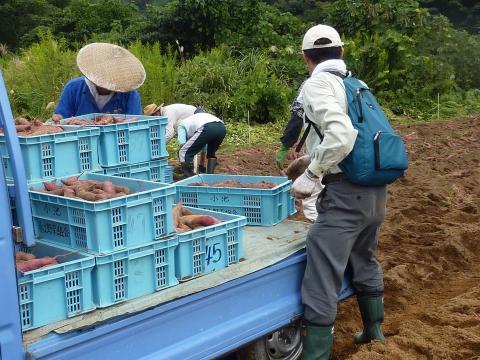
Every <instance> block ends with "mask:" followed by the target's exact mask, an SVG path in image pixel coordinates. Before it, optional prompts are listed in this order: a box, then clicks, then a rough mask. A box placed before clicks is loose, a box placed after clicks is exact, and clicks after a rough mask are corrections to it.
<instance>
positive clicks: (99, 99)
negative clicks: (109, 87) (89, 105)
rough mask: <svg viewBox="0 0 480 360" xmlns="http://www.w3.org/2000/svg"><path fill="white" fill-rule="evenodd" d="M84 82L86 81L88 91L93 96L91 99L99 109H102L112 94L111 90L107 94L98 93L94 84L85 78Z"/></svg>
mask: <svg viewBox="0 0 480 360" xmlns="http://www.w3.org/2000/svg"><path fill="white" fill-rule="evenodd" d="M85 82H86V83H87V86H88V89H89V90H90V93H91V94H92V96H93V99H94V100H95V103H96V104H97V107H98V109H99V110H100V111H102V109H103V107H104V106H105V105H106V104H107V103H108V102H109V101H110V99H111V98H112V96H113V94H114V93H113V91H112V92H111V93H110V94H108V95H100V94H99V93H98V91H97V87H96V86H95V84H94V83H92V82H91V81H90V80H88V79H87V78H85Z"/></svg>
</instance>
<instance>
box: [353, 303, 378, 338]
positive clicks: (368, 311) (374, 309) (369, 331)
mask: <svg viewBox="0 0 480 360" xmlns="http://www.w3.org/2000/svg"><path fill="white" fill-rule="evenodd" d="M357 302H358V307H359V308H360V314H361V315H362V322H363V331H360V332H358V333H356V334H355V337H354V339H353V342H354V343H355V344H366V343H369V342H370V341H372V340H385V336H383V332H382V328H381V324H382V322H383V313H384V311H383V296H360V297H357Z"/></svg>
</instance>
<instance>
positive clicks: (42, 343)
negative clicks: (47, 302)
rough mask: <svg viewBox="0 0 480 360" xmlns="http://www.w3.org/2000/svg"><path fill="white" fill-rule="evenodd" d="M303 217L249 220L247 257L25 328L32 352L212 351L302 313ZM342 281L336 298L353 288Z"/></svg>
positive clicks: (180, 354)
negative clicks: (254, 223) (266, 223)
mask: <svg viewBox="0 0 480 360" xmlns="http://www.w3.org/2000/svg"><path fill="white" fill-rule="evenodd" d="M308 226H309V225H308V224H306V223H302V222H295V221H284V222H283V223H281V224H278V225H276V226H274V227H247V228H246V231H245V253H246V260H245V261H243V262H240V263H239V264H235V265H233V266H230V267H228V268H227V269H224V270H222V271H219V272H217V273H212V274H209V275H205V276H203V277H199V278H197V279H193V280H190V281H187V282H184V283H182V284H180V285H178V286H175V287H172V288H170V289H166V290H164V291H161V292H158V293H156V294H153V295H149V296H144V297H142V298H139V299H136V300H133V301H129V302H126V303H123V304H119V305H116V306H113V307H110V308H105V309H100V310H96V311H93V312H91V313H88V314H85V315H83V316H78V317H75V318H72V319H68V320H66V321H62V322H58V323H56V324H52V325H48V326H45V327H42V328H40V329H36V330H32V331H30V332H27V333H26V334H25V335H24V344H25V345H26V349H27V357H28V358H31V359H69V360H74V359H85V356H88V359H92V360H94V359H102V360H105V359H119V360H121V359H211V358H212V357H216V356H220V355H222V354H225V353H227V352H229V351H231V350H234V349H236V348H238V347H239V346H241V345H243V344H246V343H248V342H250V341H252V340H254V339H256V338H258V337H260V336H262V335H265V334H267V333H269V332H271V331H273V330H276V329H278V328H280V327H282V326H285V325H287V324H288V323H289V322H291V321H293V320H296V319H297V318H298V317H300V316H301V314H302V306H301V300H300V284H301V280H302V276H303V272H304V268H305V259H306V255H305V252H304V250H303V248H304V245H305V236H306V232H307V230H308ZM351 293H352V292H351V290H350V289H349V288H348V286H347V285H346V284H345V289H344V292H343V293H342V297H341V298H345V297H348V296H350V295H351Z"/></svg>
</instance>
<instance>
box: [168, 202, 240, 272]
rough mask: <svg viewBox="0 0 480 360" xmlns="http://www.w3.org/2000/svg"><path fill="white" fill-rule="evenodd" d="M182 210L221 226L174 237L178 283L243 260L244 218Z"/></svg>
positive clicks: (213, 226) (212, 212) (203, 210)
mask: <svg viewBox="0 0 480 360" xmlns="http://www.w3.org/2000/svg"><path fill="white" fill-rule="evenodd" d="M185 208H186V209H189V210H191V211H193V212H194V213H195V214H199V215H210V216H213V217H216V218H217V219H219V220H223V222H221V223H219V224H215V225H211V226H207V227H204V228H200V229H196V230H192V231H189V232H185V233H181V234H177V238H178V248H177V250H176V252H175V274H176V276H177V278H178V279H180V281H184V280H190V279H192V278H194V277H197V276H201V275H204V274H208V273H211V272H213V271H218V270H220V269H223V268H226V267H227V266H229V265H232V264H235V263H237V262H239V261H241V260H243V228H244V227H245V225H246V224H247V219H246V218H245V217H244V216H238V215H230V214H224V213H219V212H216V211H210V210H205V209H197V208H192V207H187V206H185Z"/></svg>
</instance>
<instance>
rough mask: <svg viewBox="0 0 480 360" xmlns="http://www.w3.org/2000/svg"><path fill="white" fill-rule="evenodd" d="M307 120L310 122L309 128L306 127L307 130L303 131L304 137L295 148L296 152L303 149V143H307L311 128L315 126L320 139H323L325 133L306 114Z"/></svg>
mask: <svg viewBox="0 0 480 360" xmlns="http://www.w3.org/2000/svg"><path fill="white" fill-rule="evenodd" d="M305 122H306V123H308V125H307V128H306V129H305V131H304V132H303V136H302V139H301V140H300V142H299V143H298V144H297V147H296V148H295V152H297V153H298V152H300V150H302V147H303V144H305V141H306V140H307V136H308V133H309V132H310V129H311V128H312V127H313V129H314V130H315V132H316V133H317V135H318V137H319V138H320V141H323V135H322V133H321V132H320V130H318V127H317V125H315V124H314V123H313V122H312V121H311V120H310V119H309V118H307V117H306V116H305Z"/></svg>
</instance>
